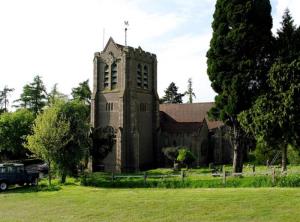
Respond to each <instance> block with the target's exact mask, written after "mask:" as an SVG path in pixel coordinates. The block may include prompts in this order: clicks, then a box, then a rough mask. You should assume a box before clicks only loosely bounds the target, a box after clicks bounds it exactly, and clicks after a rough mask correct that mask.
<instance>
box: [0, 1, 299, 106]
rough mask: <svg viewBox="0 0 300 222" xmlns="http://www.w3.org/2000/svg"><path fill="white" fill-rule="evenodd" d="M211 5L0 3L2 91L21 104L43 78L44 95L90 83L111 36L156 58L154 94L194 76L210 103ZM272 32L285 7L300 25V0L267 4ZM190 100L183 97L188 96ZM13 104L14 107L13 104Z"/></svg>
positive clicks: (201, 98)
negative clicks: (26, 89)
mask: <svg viewBox="0 0 300 222" xmlns="http://www.w3.org/2000/svg"><path fill="white" fill-rule="evenodd" d="M215 2H216V0H26V1H24V0H0V89H3V87H4V86H5V85H7V86H8V87H10V88H14V89H15V91H14V92H13V93H12V95H11V97H10V100H11V101H13V100H15V99H18V98H19V96H20V94H21V92H22V88H23V86H24V85H25V84H28V83H30V82H32V80H33V78H34V76H35V75H40V76H41V77H42V80H43V82H44V83H45V85H46V87H47V90H48V91H50V90H51V87H52V86H53V85H54V84H55V83H58V89H59V90H60V91H61V92H63V93H65V94H68V95H69V94H70V93H71V89H72V88H73V87H76V86H78V84H79V83H80V82H82V81H85V80H87V79H89V80H90V85H92V82H91V81H92V74H93V56H94V52H98V51H101V50H102V49H103V45H104V44H105V43H106V42H107V41H108V39H109V37H110V36H111V37H112V38H113V39H114V40H115V42H117V43H119V44H124V41H125V40H124V21H129V28H128V45H130V46H133V47H138V46H141V48H142V49H144V50H145V51H148V52H152V53H154V54H156V55H157V59H158V74H157V75H158V93H159V96H163V95H164V90H165V89H166V88H167V87H168V85H169V84H170V83H171V81H173V82H175V84H176V85H177V86H178V87H179V91H180V92H184V91H186V89H187V81H188V79H189V78H192V81H193V88H194V91H195V94H196V99H195V102H209V101H213V100H214V97H215V95H216V94H215V93H214V91H213V90H212V88H211V87H210V81H209V79H208V76H207V72H206V69H207V65H206V52H207V50H208V48H209V42H210V39H211V35H212V30H211V23H212V16H213V12H214V6H215ZM271 4H272V15H273V25H274V28H273V32H274V33H276V30H277V29H278V28H279V26H280V21H281V17H282V14H283V11H284V10H285V9H286V8H287V7H288V8H289V9H290V11H291V13H292V16H293V18H294V20H295V23H296V24H297V25H299V24H300V13H299V14H297V11H299V10H300V1H299V0H271ZM186 99H187V98H186ZM11 104H12V103H11Z"/></svg>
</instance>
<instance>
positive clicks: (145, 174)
mask: <svg viewBox="0 0 300 222" xmlns="http://www.w3.org/2000/svg"><path fill="white" fill-rule="evenodd" d="M146 180H147V172H144V184H146Z"/></svg>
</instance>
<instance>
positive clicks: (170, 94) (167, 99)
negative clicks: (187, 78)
mask: <svg viewBox="0 0 300 222" xmlns="http://www.w3.org/2000/svg"><path fill="white" fill-rule="evenodd" d="M183 96H184V94H182V93H178V87H177V86H176V85H175V83H174V82H171V84H170V85H169V86H168V88H167V89H166V90H165V96H164V97H163V98H162V99H161V100H160V103H182V97H183Z"/></svg>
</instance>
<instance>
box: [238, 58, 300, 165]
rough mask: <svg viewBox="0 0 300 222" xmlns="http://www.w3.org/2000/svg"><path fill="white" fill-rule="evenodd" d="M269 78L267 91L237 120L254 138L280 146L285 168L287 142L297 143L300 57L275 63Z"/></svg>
mask: <svg viewBox="0 0 300 222" xmlns="http://www.w3.org/2000/svg"><path fill="white" fill-rule="evenodd" d="M268 82H269V84H270V92H268V93H266V94H264V95H262V96H260V97H259V98H258V99H257V100H256V101H255V103H254V105H253V107H251V108H250V109H249V110H246V111H244V112H242V113H241V114H240V115H239V120H240V122H241V124H242V126H243V128H244V129H245V130H247V131H248V132H249V133H252V134H253V135H254V136H255V137H256V140H257V141H260V143H263V144H265V146H268V147H272V148H273V149H275V150H281V154H282V171H286V169H287V148H288V146H289V145H292V146H294V147H297V146H299V145H300V141H299V138H300V107H299V104H300V60H295V61H294V62H292V63H290V64H285V63H281V62H280V61H279V62H277V63H275V64H274V65H273V66H272V69H271V70H270V72H269V81H268Z"/></svg>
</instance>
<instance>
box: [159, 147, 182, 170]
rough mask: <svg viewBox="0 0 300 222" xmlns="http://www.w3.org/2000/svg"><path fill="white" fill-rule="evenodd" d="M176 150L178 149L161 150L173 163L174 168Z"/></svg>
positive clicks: (167, 148)
mask: <svg viewBox="0 0 300 222" xmlns="http://www.w3.org/2000/svg"><path fill="white" fill-rule="evenodd" d="M178 150H179V147H165V148H163V149H162V152H163V154H164V155H165V156H166V157H167V158H168V159H169V160H171V161H172V162H173V166H174V168H175V163H176V161H177V157H178Z"/></svg>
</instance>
